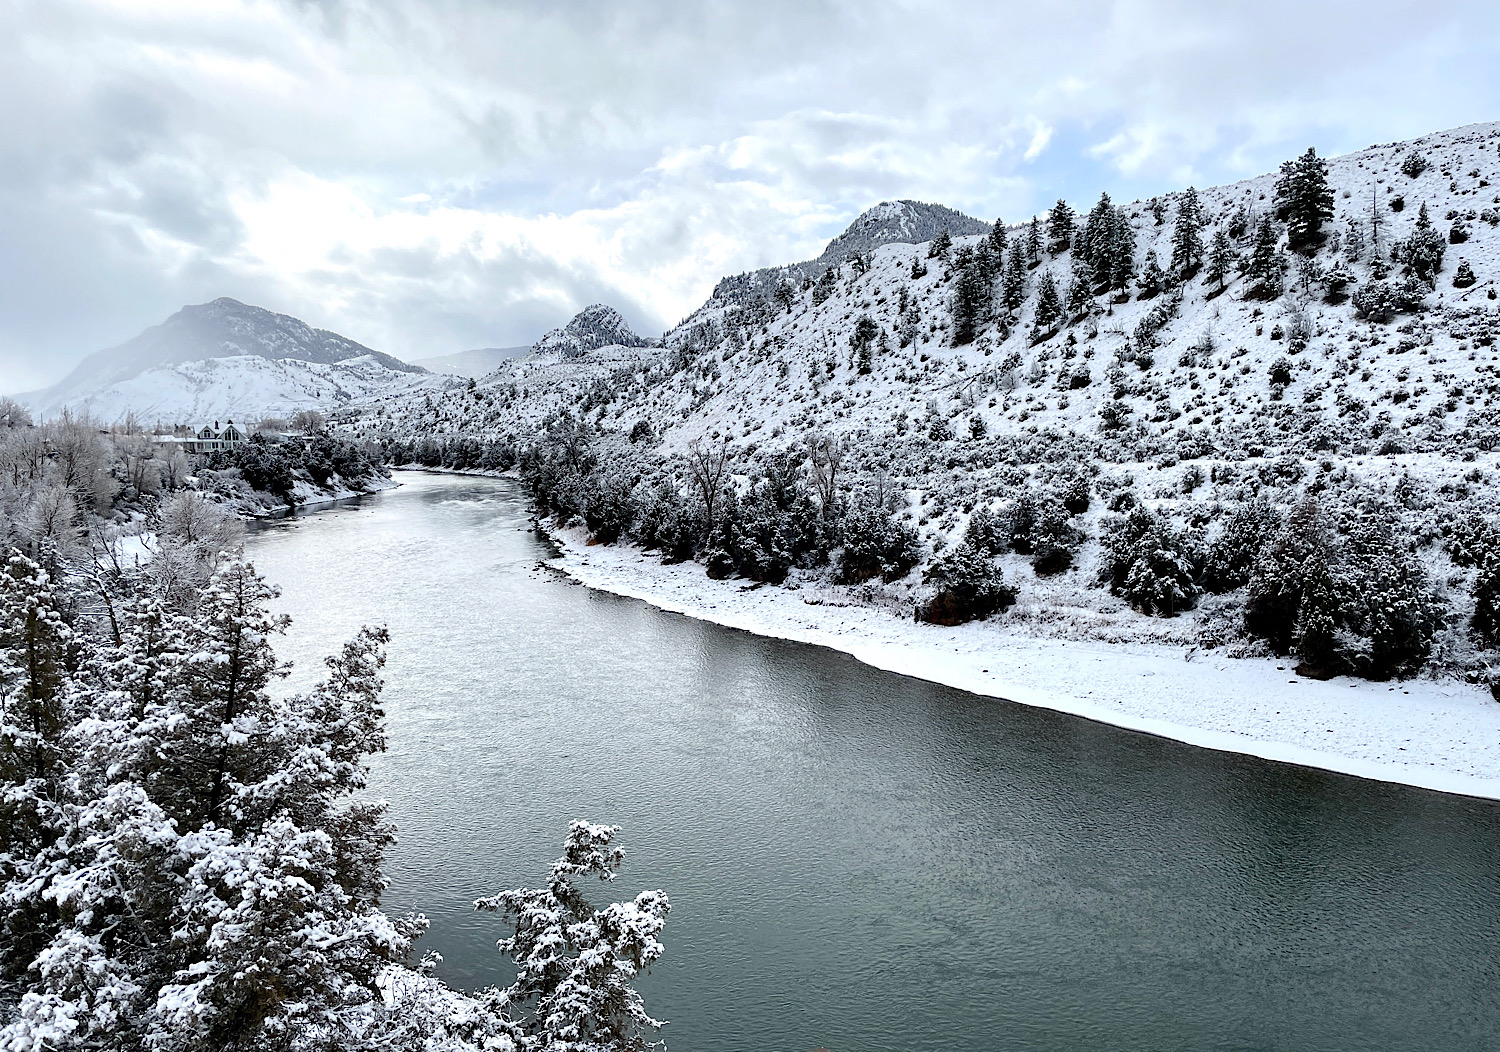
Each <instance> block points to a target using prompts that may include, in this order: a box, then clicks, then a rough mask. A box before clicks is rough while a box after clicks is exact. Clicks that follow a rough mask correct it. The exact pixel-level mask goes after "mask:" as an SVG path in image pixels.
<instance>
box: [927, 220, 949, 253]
mask: <svg viewBox="0 0 1500 1052" xmlns="http://www.w3.org/2000/svg"><path fill="white" fill-rule="evenodd" d="M952 247H953V238H952V237H950V236H949V234H948V229H947V228H946V227H944V228H943V229H942V230H940V231H938V235H937V237H935V238H933V239H932V243H931V244H930V245H928V246H927V258H928V259H946V258H947V257H948V250H949V249H951V248H952Z"/></svg>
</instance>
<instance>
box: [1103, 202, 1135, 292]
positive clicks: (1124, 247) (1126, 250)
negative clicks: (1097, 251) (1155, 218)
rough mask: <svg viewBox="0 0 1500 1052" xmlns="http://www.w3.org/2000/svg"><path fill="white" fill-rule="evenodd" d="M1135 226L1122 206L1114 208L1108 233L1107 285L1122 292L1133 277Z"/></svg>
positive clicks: (1128, 285)
mask: <svg viewBox="0 0 1500 1052" xmlns="http://www.w3.org/2000/svg"><path fill="white" fill-rule="evenodd" d="M1135 244H1136V237H1135V227H1133V226H1132V225H1131V224H1130V217H1129V216H1128V215H1126V214H1125V210H1124V209H1123V208H1117V209H1115V210H1114V215H1113V217H1112V219H1111V224H1110V235H1109V249H1108V256H1109V287H1110V288H1112V289H1114V290H1115V291H1116V292H1117V293H1124V292H1125V290H1126V289H1128V288H1129V287H1130V282H1131V279H1133V278H1134V277H1135Z"/></svg>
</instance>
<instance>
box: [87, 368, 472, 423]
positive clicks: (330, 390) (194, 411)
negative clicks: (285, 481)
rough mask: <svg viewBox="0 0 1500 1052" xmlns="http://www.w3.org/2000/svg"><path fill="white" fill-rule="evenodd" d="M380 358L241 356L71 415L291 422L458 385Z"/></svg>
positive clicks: (137, 380)
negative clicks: (302, 415) (308, 413)
mask: <svg viewBox="0 0 1500 1052" xmlns="http://www.w3.org/2000/svg"><path fill="white" fill-rule="evenodd" d="M385 358H386V356H385V355H381V356H379V357H376V356H375V355H373V354H364V355H360V356H358V357H356V358H346V359H343V360H341V361H336V362H332V363H328V364H325V363H322V362H306V361H300V360H298V359H296V358H281V359H273V358H263V357H260V356H258V355H251V354H241V355H234V356H232V357H225V358H206V359H204V360H202V361H196V362H181V363H178V364H176V365H170V366H161V367H159V368H156V369H148V370H146V371H145V372H143V373H141V374H139V375H138V376H133V377H131V378H130V379H128V380H120V381H118V382H116V383H113V384H110V385H109V386H108V387H106V388H105V389H104V390H102V391H95V392H93V393H91V394H88V395H85V396H83V397H81V398H76V399H73V400H72V401H70V402H69V403H68V407H69V408H70V409H71V410H73V411H74V412H76V413H84V414H87V415H89V416H92V417H93V418H94V419H96V420H101V421H106V422H113V421H116V420H121V419H123V418H125V417H126V416H127V415H133V416H134V417H135V418H136V420H137V421H139V422H140V423H141V424H142V425H145V426H150V425H153V424H158V423H160V424H165V425H173V424H180V423H201V422H203V421H206V420H239V421H242V422H246V423H254V422H255V421H257V420H260V419H262V418H264V417H282V418H286V417H290V416H292V415H293V414H295V413H297V412H298V411H299V410H303V409H317V410H322V411H328V410H334V409H340V408H342V407H344V406H347V405H349V404H350V403H354V402H368V401H369V400H371V399H372V398H375V397H378V396H380V395H389V394H404V395H409V394H413V393H428V392H431V393H434V394H437V393H440V392H442V391H444V390H447V389H449V388H453V387H460V386H462V385H463V381H462V380H460V379H459V378H457V377H455V376H448V375H444V374H441V373H429V372H414V371H411V370H409V369H408V370H401V371H398V370H395V369H391V368H390V367H388V366H387V365H386V364H385V361H384V359H385Z"/></svg>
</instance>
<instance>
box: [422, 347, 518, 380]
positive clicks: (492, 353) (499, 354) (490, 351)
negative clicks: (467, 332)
mask: <svg viewBox="0 0 1500 1052" xmlns="http://www.w3.org/2000/svg"><path fill="white" fill-rule="evenodd" d="M530 350H531V348H530V347H524V346H523V347H477V348H475V349H474V350H472V351H459V352H458V353H457V354H443V355H438V356H437V357H435V358H415V359H413V360H412V362H411V364H412V365H419V366H421V367H422V368H423V369H427V370H429V371H431V372H434V373H448V374H450V375H452V376H471V377H474V378H476V379H477V378H478V377H481V376H484V375H485V374H486V373H492V372H494V371H495V370H496V369H497V368H498V367H499V366H500V365H501V363H503V362H508V361H510V360H511V359H513V358H521V357H524V356H525V355H526V354H527V353H528V352H529V351H530Z"/></svg>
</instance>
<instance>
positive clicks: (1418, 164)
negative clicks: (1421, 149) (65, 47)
mask: <svg viewBox="0 0 1500 1052" xmlns="http://www.w3.org/2000/svg"><path fill="white" fill-rule="evenodd" d="M1430 167H1432V165H1431V164H1430V163H1429V162H1428V160H1427V158H1426V157H1423V156H1422V155H1421V154H1420V153H1418V152H1417V151H1416V150H1412V151H1411V152H1410V153H1408V154H1407V155H1406V156H1405V157H1404V158H1402V160H1401V174H1402V175H1404V176H1406V177H1407V178H1409V179H1415V178H1416V177H1417V176H1419V175H1421V174H1422V173H1423V172H1425V171H1427V169H1428V168H1430Z"/></svg>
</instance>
